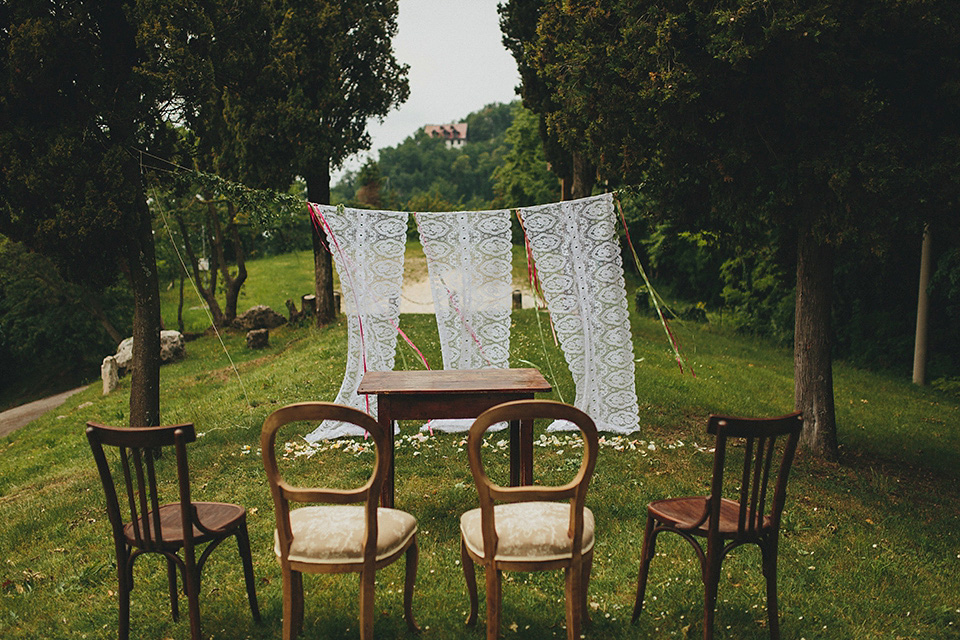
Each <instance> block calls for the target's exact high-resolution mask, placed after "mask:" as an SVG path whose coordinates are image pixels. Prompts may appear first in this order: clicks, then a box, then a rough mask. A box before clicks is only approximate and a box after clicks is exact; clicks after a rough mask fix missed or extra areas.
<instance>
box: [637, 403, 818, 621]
mask: <svg viewBox="0 0 960 640" xmlns="http://www.w3.org/2000/svg"><path fill="white" fill-rule="evenodd" d="M802 427H803V416H802V414H801V413H799V412H797V413H792V414H790V415H786V416H781V417H779V418H765V419H749V418H734V417H728V416H710V419H709V421H708V423H707V432H708V433H710V434H711V435H715V436H716V449H715V452H714V457H713V481H712V484H711V488H710V495H709V496H696V497H687V498H671V499H667V500H657V501H655V502H651V503H650V504H649V505H647V526H646V532H645V533H644V537H643V550H642V551H641V558H640V575H639V577H638V579H637V599H636V603H635V605H634V609H633V621H636V619H637V617H638V616H639V615H640V609H641V608H642V607H643V599H644V592H645V591H646V586H647V572H648V571H649V569H650V561H651V560H652V559H653V556H654V546H655V544H656V539H657V534H659V533H660V532H662V531H672V532H674V533H677V534H679V535H680V536H681V537H683V539H685V540H686V541H687V542H689V543H690V544H691V546H693V549H694V551H695V552H696V554H697V557H698V558H699V560H700V569H701V577H702V579H703V583H704V599H703V637H704V638H705V640H709V639H710V638H712V637H713V618H714V612H715V609H716V604H717V587H718V583H719V582H720V565H721V563H722V562H723V558H724V557H725V556H726V555H727V554H728V553H729V552H730V551H731V550H732V549H734V548H736V547H738V546H740V545H742V544H746V543H753V544H756V545H758V546H759V547H760V552H761V557H762V563H763V575H764V577H765V578H766V582H767V618H768V621H769V627H770V637H771V638H773V639H774V640H776V638H779V637H780V626H779V616H778V613H777V545H778V541H779V534H780V516H781V514H782V513H783V505H784V500H785V498H786V489H787V476H788V475H789V473H790V465H791V463H792V462H793V456H794V453H795V451H796V448H797V440H798V439H799V437H800V429H801V428H802ZM731 440H733V442H731ZM741 444H742V452H743V464H742V466H739V465H738V466H737V468H738V470H739V473H740V475H739V477H738V478H737V480H738V482H737V488H736V492H737V499H736V500H731V499H728V498H724V497H723V476H724V469H725V465H726V458H727V451H728V449H729V448H731V447H735V446H738V445H741ZM778 451H779V453H778ZM777 457H779V464H778V465H777V467H776V470H775V471H774V475H775V478H773V479H772V478H771V470H772V469H773V465H774V462H775V459H776V458H777ZM771 482H772V489H773V495H772V499H771V500H770V509H769V511H767V510H766V504H767V498H768V497H770V496H769V495H768V494H769V493H770V492H769V490H768V488H769V487H770V486H771ZM698 538H704V539H705V540H706V545H707V549H706V553H704V550H703V547H702V546H701V544H700V543H699V542H698V540H697V539H698Z"/></svg>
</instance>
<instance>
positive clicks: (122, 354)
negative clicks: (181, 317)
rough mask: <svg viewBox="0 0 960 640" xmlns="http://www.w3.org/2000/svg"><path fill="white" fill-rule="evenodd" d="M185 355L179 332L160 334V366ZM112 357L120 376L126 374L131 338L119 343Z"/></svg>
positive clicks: (129, 359) (130, 351)
mask: <svg viewBox="0 0 960 640" xmlns="http://www.w3.org/2000/svg"><path fill="white" fill-rule="evenodd" d="M186 355H187V348H186V347H185V346H184V341H183V335H182V334H181V333H180V332H179V331H161V332H160V364H166V363H168V362H175V361H177V360H181V359H183V358H184V357H185V356H186ZM113 357H114V358H115V359H116V361H117V367H118V368H119V371H118V373H119V374H120V375H121V376H122V375H124V374H126V372H127V371H128V370H129V369H130V361H131V360H133V338H127V339H126V340H124V341H123V342H121V343H120V346H118V347H117V353H116V355H114V356H113ZM101 374H102V366H101Z"/></svg>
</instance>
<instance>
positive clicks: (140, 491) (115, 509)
mask: <svg viewBox="0 0 960 640" xmlns="http://www.w3.org/2000/svg"><path fill="white" fill-rule="evenodd" d="M196 439H197V433H196V430H195V429H194V427H193V425H192V424H179V425H172V426H166V427H111V426H107V425H102V424H97V423H95V422H88V423H87V440H88V441H89V442H90V449H91V451H92V452H93V458H94V460H95V461H96V463H97V470H98V471H99V473H100V480H101V482H102V483H103V490H104V493H105V494H106V498H107V516H108V517H109V519H110V526H111V528H112V530H113V542H114V547H115V549H116V556H117V578H118V583H119V584H118V587H119V589H118V594H117V595H118V597H119V601H120V602H119V604H120V617H119V621H118V625H117V637H118V638H119V640H127V638H129V637H130V593H131V591H132V590H133V566H134V563H135V562H136V561H137V560H138V559H140V558H142V557H144V556H145V555H146V554H157V555H160V556H163V558H164V559H165V562H166V565H167V587H168V590H169V592H170V610H171V613H172V614H173V619H174V620H177V619H179V617H180V605H179V604H178V595H177V592H178V582H182V584H183V591H184V592H186V595H187V609H188V612H189V615H190V637H191V638H192V639H193V640H200V639H201V638H203V634H202V632H201V629H200V575H201V573H202V572H203V565H204V563H205V562H206V561H207V558H209V557H210V553H211V552H212V551H213V550H214V549H216V548H217V547H218V546H219V545H220V543H222V542H223V541H224V540H226V539H227V538H231V537H232V538H235V539H236V541H237V550H238V551H239V552H240V562H241V564H242V566H243V580H244V583H245V584H246V587H247V601H248V602H249V603H250V611H251V613H252V614H253V619H254V620H256V621H257V622H259V621H260V607H259V605H258V604H257V592H256V585H255V581H254V577H253V558H252V557H251V555H250V539H249V535H248V533H247V513H246V510H244V508H243V507H242V506H240V505H237V504H227V503H223V502H194V501H193V499H192V498H191V497H190V470H189V466H188V464H187V444H189V443H191V442H194V441H196ZM105 448H106V449H108V450H112V451H113V452H114V453H115V455H111V456H110V457H109V458H108V456H107V451H106V450H105ZM163 449H172V450H173V453H174V456H173V458H174V459H173V460H172V461H170V456H166V457H163V456H162V455H161V452H162V450H163ZM171 462H172V465H173V466H175V469H176V476H177V494H178V496H179V499H180V501H179V502H168V501H165V500H163V498H164V497H166V500H169V499H170V498H171V497H172V496H171V495H170V493H171V492H170V491H168V492H167V494H166V496H165V495H164V493H163V492H162V491H161V489H163V488H164V487H166V486H167V484H166V483H159V482H158V477H162V476H163V474H164V472H166V473H168V474H169V472H170V470H171V469H170V467H171ZM115 473H116V478H115V477H114V474H115ZM121 496H122V498H121ZM121 505H122V507H121ZM126 510H129V519H128V518H126V517H124V515H125V514H124V511H126ZM199 545H205V546H203V547H200V548H198V546H199ZM181 552H182V554H181ZM181 555H182V557H181ZM178 574H179V575H178ZM140 635H142V634H135V637H140Z"/></svg>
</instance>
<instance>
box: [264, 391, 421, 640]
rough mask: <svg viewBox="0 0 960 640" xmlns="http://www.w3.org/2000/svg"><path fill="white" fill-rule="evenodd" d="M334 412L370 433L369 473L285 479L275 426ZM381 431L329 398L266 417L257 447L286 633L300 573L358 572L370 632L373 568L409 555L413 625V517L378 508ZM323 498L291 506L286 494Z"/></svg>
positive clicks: (299, 592) (290, 632) (293, 624)
mask: <svg viewBox="0 0 960 640" xmlns="http://www.w3.org/2000/svg"><path fill="white" fill-rule="evenodd" d="M319 420H337V421H342V422H349V423H351V424H355V425H357V426H359V427H362V428H363V429H366V431H367V432H368V433H369V434H370V436H371V438H372V439H373V442H374V446H375V448H376V460H375V462H374V465H373V473H372V475H371V476H370V478H369V479H368V480H367V482H366V484H364V485H363V486H362V487H360V488H357V489H325V488H303V487H295V486H292V485H290V484H288V483H287V482H285V481H284V480H283V478H282V477H281V476H280V471H279V468H278V466H277V456H276V451H275V445H276V437H277V430H278V429H280V427H282V426H283V425H285V424H289V423H291V422H299V421H319ZM386 438H387V434H385V433H384V432H383V431H382V430H381V428H380V425H379V424H377V421H376V420H375V419H374V418H372V417H371V416H369V415H367V414H366V413H364V412H362V411H358V410H357V409H353V408H350V407H345V406H341V405H336V404H330V403H326V402H304V403H300V404H293V405H288V406H286V407H283V408H282V409H278V410H277V411H275V412H273V413H272V414H270V416H268V417H267V419H266V421H265V422H264V423H263V431H262V432H261V434H260V447H261V450H262V456H263V466H264V468H265V469H266V472H267V479H268V481H269V483H270V492H271V493H272V494H273V504H274V510H275V513H276V519H277V528H276V531H275V533H274V542H275V545H274V551H275V552H276V554H277V558H278V560H279V561H280V566H281V569H282V572H283V637H284V639H285V640H291V639H292V638H295V637H296V636H297V635H299V633H300V631H301V630H302V628H303V573H350V572H355V573H359V574H360V637H361V638H364V639H367V638H373V612H374V607H373V600H374V578H375V577H376V571H377V569H380V568H381V567H385V566H387V565H388V564H390V563H392V562H393V561H395V560H397V559H398V558H399V557H400V556H401V555H406V580H405V584H404V590H403V606H404V617H405V618H406V621H407V626H408V627H409V628H410V630H411V631H413V632H417V631H419V630H420V629H419V627H417V623H416V622H415V621H414V619H413V610H412V602H413V585H414V582H415V580H416V576H417V561H418V551H417V521H416V519H415V518H414V517H413V516H412V515H410V514H409V513H406V512H404V511H399V510H397V509H387V508H378V507H377V505H378V504H379V503H380V489H381V485H382V484H383V478H384V475H385V474H386V472H387V463H388V460H387V458H386V457H384V456H381V453H382V452H383V451H385V450H386V449H385V446H386V444H385V442H386ZM291 501H292V502H297V503H328V504H325V505H314V506H308V507H300V508H296V509H291V508H290V502H291Z"/></svg>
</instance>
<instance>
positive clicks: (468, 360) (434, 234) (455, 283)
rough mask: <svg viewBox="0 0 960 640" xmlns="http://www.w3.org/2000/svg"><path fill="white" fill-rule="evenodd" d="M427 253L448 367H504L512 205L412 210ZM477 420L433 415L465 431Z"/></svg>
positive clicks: (434, 423)
mask: <svg viewBox="0 0 960 640" xmlns="http://www.w3.org/2000/svg"><path fill="white" fill-rule="evenodd" d="M414 215H415V218H416V220H417V227H418V229H419V231H420V242H421V243H422V245H423V253H424V255H425V256H426V259H427V271H428V272H429V275H430V288H431V292H432V294H433V304H434V309H435V311H436V316H437V331H438V333H439V335H440V351H441V353H442V355H443V368H444V369H484V368H506V367H507V366H509V356H510V302H511V300H510V284H511V275H512V266H511V257H512V254H511V246H510V211H509V210H506V209H504V210H497V211H460V212H450V213H417V214H414ZM472 423H473V420H469V419H466V420H465V419H443V420H431V421H430V428H432V429H434V430H438V431H446V432H456V431H467V430H469V429H470V425H471V424H472Z"/></svg>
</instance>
